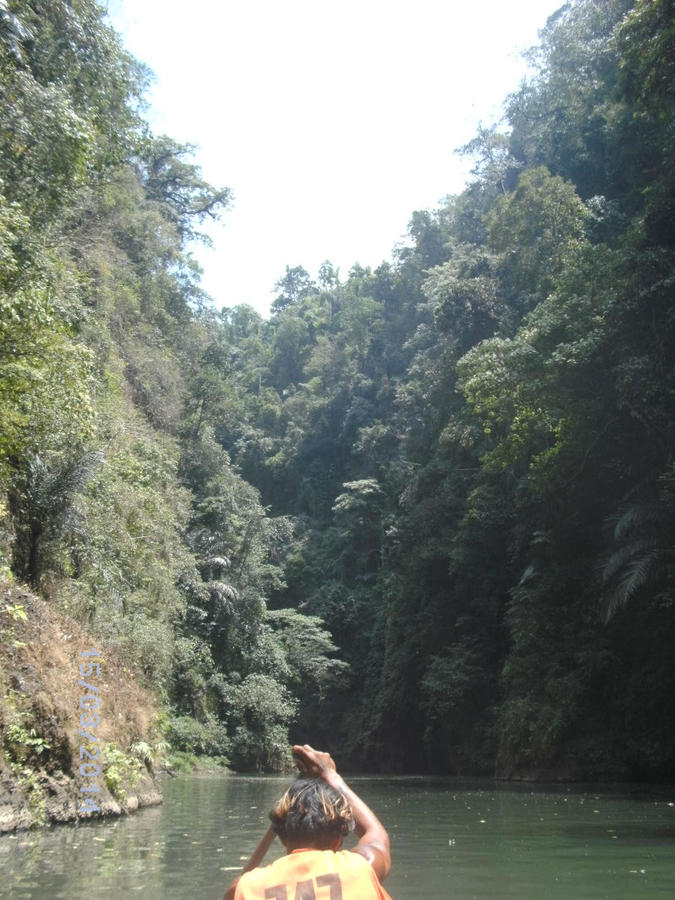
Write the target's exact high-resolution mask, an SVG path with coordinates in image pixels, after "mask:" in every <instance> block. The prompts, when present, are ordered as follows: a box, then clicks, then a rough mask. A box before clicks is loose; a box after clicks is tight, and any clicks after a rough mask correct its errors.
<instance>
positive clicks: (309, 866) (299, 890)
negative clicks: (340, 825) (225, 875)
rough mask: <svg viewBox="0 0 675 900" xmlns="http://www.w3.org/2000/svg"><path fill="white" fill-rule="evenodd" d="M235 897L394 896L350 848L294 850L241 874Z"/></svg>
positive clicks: (366, 899)
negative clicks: (269, 863)
mask: <svg viewBox="0 0 675 900" xmlns="http://www.w3.org/2000/svg"><path fill="white" fill-rule="evenodd" d="M234 900H391V897H390V896H389V894H388V893H387V892H386V891H385V890H384V888H383V887H382V885H381V884H380V882H379V880H378V877H377V875H376V874H375V872H374V871H373V869H372V868H371V866H370V863H369V862H368V860H367V859H365V857H363V856H361V854H360V853H354V852H353V851H350V850H339V851H338V852H337V853H335V852H334V851H333V850H293V851H292V852H291V853H289V854H288V855H287V856H282V857H281V858H280V859H277V860H276V861H275V862H273V863H272V864H271V865H269V866H263V867H262V868H259V869H253V871H251V872H247V873H246V874H245V875H242V876H241V878H240V879H239V883H238V884H237V889H236V892H235V895H234Z"/></svg>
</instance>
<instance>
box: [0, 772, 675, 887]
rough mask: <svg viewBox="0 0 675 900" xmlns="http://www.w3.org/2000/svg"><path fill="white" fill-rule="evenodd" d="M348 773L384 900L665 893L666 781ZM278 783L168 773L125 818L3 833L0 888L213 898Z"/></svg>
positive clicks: (671, 879)
mask: <svg viewBox="0 0 675 900" xmlns="http://www.w3.org/2000/svg"><path fill="white" fill-rule="evenodd" d="M349 782H350V784H352V786H353V787H354V788H355V789H356V791H357V792H358V793H360V794H361V795H362V796H363V798H364V799H365V800H366V801H367V802H368V803H369V804H370V805H371V806H372V807H373V809H374V810H375V812H376V813H377V814H378V816H379V817H380V819H381V820H382V822H383V823H384V825H385V826H386V827H387V829H388V831H389V834H390V837H391V847H392V858H393V868H392V873H391V875H390V877H389V878H388V879H387V882H386V885H385V886H386V887H387V889H388V891H389V893H390V894H391V896H392V898H393V900H421V898H453V900H473V898H477V900H497V898H526V900H529V898H537V900H601V898H603V900H605V898H606V900H640V898H649V900H661V898H663V900H666V898H667V900H674V898H675V789H673V790H669V789H667V788H655V789H654V790H651V789H649V788H626V787H622V788H617V789H610V788H607V786H603V787H594V788H580V787H569V788H565V787H562V786H556V787H550V788H545V787H541V786H537V787H532V786H530V785H528V786H516V787H514V786H513V785H505V784H496V783H494V782H491V781H488V780H485V781H484V780H471V781H466V780H457V779H431V778H350V779H349ZM287 784H288V779H287V778H276V777H275V778H265V777H260V778H246V777H240V776H215V775H214V776H211V775H208V776H207V775H203V776H199V775H192V776H181V777H178V778H175V779H169V780H168V781H167V783H166V785H165V791H164V797H165V800H164V803H163V805H162V806H159V807H154V808H149V809H144V810H141V811H140V812H138V813H136V814H134V815H133V816H130V817H127V818H122V819H115V820H110V821H105V822H103V821H98V822H92V823H87V824H84V825H65V826H57V827H54V828H49V829H43V830H41V831H35V832H22V833H18V834H15V835H7V836H4V837H2V838H0V873H2V875H1V878H0V897H9V898H12V900H23V898H26V900H28V898H37V897H39V898H49V900H56V898H64V900H66V898H67V900H84V898H87V900H89V898H95V900H98V898H124V900H128V898H133V897H144V898H148V900H183V898H186V900H218V898H220V897H222V894H223V891H224V889H225V887H226V885H227V884H228V883H229V881H230V879H231V878H232V877H233V876H234V875H235V874H236V873H237V871H238V870H239V867H240V866H241V865H242V861H243V860H245V859H247V858H248V856H249V855H250V853H251V852H252V850H253V848H254V847H255V845H256V844H257V842H258V839H259V838H260V836H261V834H262V833H263V831H264V830H265V828H266V825H267V812H268V810H269V808H270V807H271V806H272V804H273V803H274V801H275V800H276V798H277V797H278V796H279V795H280V794H281V793H282V792H283V790H285V788H286V786H287ZM280 852H281V851H280V848H279V845H278V843H275V845H274V846H273V847H272V849H271V850H270V851H269V855H268V857H267V860H266V861H270V862H271V861H272V859H274V858H275V857H276V856H278V855H279V854H280Z"/></svg>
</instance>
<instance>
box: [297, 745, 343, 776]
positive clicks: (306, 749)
mask: <svg viewBox="0 0 675 900" xmlns="http://www.w3.org/2000/svg"><path fill="white" fill-rule="evenodd" d="M293 759H294V760H295V764H296V766H297V767H298V769H299V770H300V774H301V775H304V776H305V777H306V778H325V777H326V775H327V774H328V773H329V772H335V771H336V766H335V763H334V762H333V759H332V757H331V755H330V753H324V752H323V751H322V750H314V748H313V747H310V746H309V744H295V745H294V747H293Z"/></svg>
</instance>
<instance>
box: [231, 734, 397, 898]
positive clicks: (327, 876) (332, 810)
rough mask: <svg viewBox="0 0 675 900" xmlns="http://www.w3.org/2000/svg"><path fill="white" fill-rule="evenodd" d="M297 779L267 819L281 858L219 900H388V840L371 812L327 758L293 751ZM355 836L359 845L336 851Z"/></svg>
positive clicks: (306, 746)
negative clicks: (282, 850) (283, 851)
mask: <svg viewBox="0 0 675 900" xmlns="http://www.w3.org/2000/svg"><path fill="white" fill-rule="evenodd" d="M293 756H294V758H295V761H296V763H297V765H298V768H299V769H300V772H301V775H300V777H299V778H298V779H297V780H296V781H295V782H294V783H293V784H292V785H291V786H290V788H289V789H288V791H286V793H285V794H284V796H283V797H282V798H281V799H280V800H279V802H278V803H277V805H276V806H275V808H274V809H273V810H272V812H271V813H270V819H271V821H272V826H273V828H274V831H275V832H276V835H277V836H278V837H279V839H280V841H281V842H282V844H283V845H284V847H285V848H286V856H283V857H281V858H280V859H278V860H276V861H275V862H273V863H272V864H271V865H269V866H264V867H261V868H256V869H253V870H252V871H249V872H246V873H245V874H244V875H241V876H239V878H237V879H235V880H234V881H233V882H232V884H231V885H230V886H229V888H228V889H227V891H226V893H225V897H224V898H223V900H391V898H390V897H389V894H387V892H386V891H385V890H384V888H383V887H382V884H381V882H382V881H383V880H384V879H385V878H386V877H387V875H388V874H389V870H390V869H391V854H390V850H389V836H388V834H387V832H386V830H385V828H384V826H383V825H382V823H381V822H380V821H379V819H378V818H377V816H376V815H375V813H374V812H373V811H372V810H371V809H370V808H369V807H368V806H367V805H366V804H365V803H364V802H363V800H361V798H360V797H359V796H358V795H357V794H356V793H355V792H354V791H353V790H352V789H351V788H350V787H349V786H348V785H347V784H346V782H345V781H344V779H343V778H342V777H341V776H340V775H338V773H337V770H336V767H335V763H334V762H333V760H332V759H331V757H330V755H329V754H328V753H323V752H321V751H319V750H313V749H312V747H310V746H309V744H304V745H303V746H300V745H296V746H294V747H293ZM352 830H355V831H356V834H357V835H358V837H359V842H358V844H357V845H356V846H355V847H354V849H353V850H351V851H346V850H341V849H340V848H341V846H342V840H343V837H344V836H345V835H346V834H348V833H349V832H350V831H352Z"/></svg>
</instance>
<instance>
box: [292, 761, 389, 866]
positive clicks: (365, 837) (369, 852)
mask: <svg viewBox="0 0 675 900" xmlns="http://www.w3.org/2000/svg"><path fill="white" fill-rule="evenodd" d="M293 756H294V758H295V761H296V764H297V766H298V768H299V769H300V771H301V772H302V774H303V775H308V776H312V777H314V778H323V780H324V781H325V782H326V783H327V784H329V785H330V786H331V787H333V788H335V790H337V791H340V793H341V794H342V795H343V796H344V797H346V799H347V800H348V801H349V805H350V806H351V808H352V812H353V813H354V823H355V826H356V828H355V830H356V834H357V835H358V837H359V842H358V844H357V845H356V847H354V852H356V853H360V854H361V856H364V857H365V858H366V859H367V860H368V862H369V863H370V865H371V866H372V868H373V870H374V872H375V874H376V875H377V877H378V878H379V879H380V881H384V879H385V878H386V877H387V875H388V874H389V870H390V869H391V852H390V849H389V835H388V834H387V832H386V830H385V828H384V825H383V824H382V823H381V822H380V820H379V819H378V818H377V816H376V815H375V813H374V812H373V811H372V809H371V808H370V807H369V806H368V805H367V804H366V803H364V802H363V800H362V799H361V798H360V797H359V796H358V794H356V793H355V791H353V790H352V789H351V788H350V787H349V785H348V784H347V782H346V781H345V780H344V778H343V777H342V776H341V775H339V774H338V772H337V769H336V767H335V763H334V762H333V760H332V759H331V756H330V754H329V753H323V752H322V751H320V750H314V749H313V748H312V747H310V746H309V744H303V745H300V744H296V745H295V746H294V747H293Z"/></svg>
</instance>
